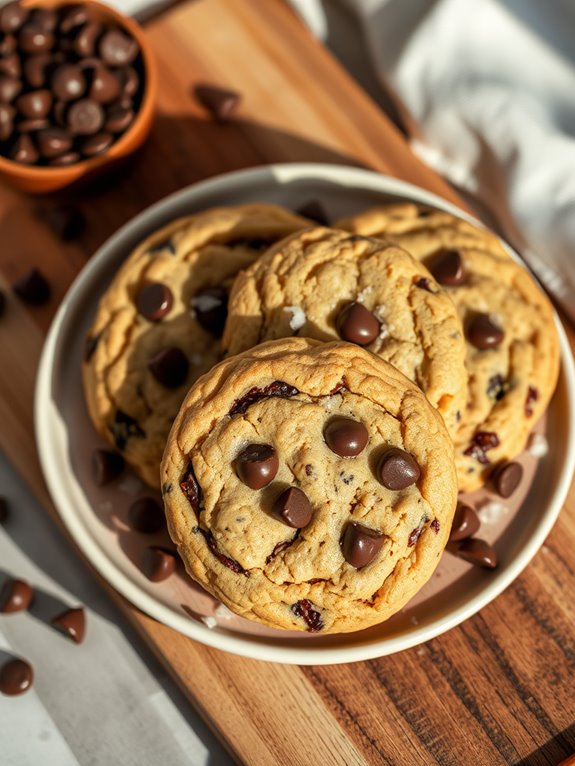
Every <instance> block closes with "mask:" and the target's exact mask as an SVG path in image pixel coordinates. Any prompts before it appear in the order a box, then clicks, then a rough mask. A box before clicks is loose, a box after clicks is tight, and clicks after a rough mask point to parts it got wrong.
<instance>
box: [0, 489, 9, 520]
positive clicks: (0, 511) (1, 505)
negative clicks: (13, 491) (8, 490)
mask: <svg viewBox="0 0 575 766" xmlns="http://www.w3.org/2000/svg"><path fill="white" fill-rule="evenodd" d="M9 515H10V510H9V508H8V501H7V500H6V498H5V497H2V496H1V495H0V524H4V522H5V521H7V519H8V516H9Z"/></svg>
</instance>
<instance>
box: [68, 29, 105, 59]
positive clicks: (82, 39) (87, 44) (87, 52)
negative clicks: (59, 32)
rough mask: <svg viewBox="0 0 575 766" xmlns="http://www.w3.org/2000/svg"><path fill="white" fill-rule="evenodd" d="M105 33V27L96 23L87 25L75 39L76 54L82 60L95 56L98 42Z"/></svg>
mask: <svg viewBox="0 0 575 766" xmlns="http://www.w3.org/2000/svg"><path fill="white" fill-rule="evenodd" d="M102 32H103V27H102V25H101V24H98V23H97V22H95V21H90V22H89V23H88V24H85V25H84V26H83V27H82V28H81V29H80V31H79V32H78V34H77V35H76V37H75V39H74V44H73V48H74V52H75V53H76V54H77V55H78V56H80V58H87V57H88V56H93V55H94V51H95V50H96V42H97V41H98V38H99V37H100V35H101V34H102Z"/></svg>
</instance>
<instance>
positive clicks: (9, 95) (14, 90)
mask: <svg viewBox="0 0 575 766" xmlns="http://www.w3.org/2000/svg"><path fill="white" fill-rule="evenodd" d="M21 90H22V82H21V80H17V79H16V78H15V77H8V76H6V75H4V76H0V101H2V102H3V103H4V104H9V103H10V102H11V101H14V99H15V98H16V96H17V95H18V94H19V93H20V91H21Z"/></svg>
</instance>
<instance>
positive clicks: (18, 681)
mask: <svg viewBox="0 0 575 766" xmlns="http://www.w3.org/2000/svg"><path fill="white" fill-rule="evenodd" d="M33 680H34V671H33V670H32V665H30V663H29V662H26V660H19V659H13V660H8V662H5V663H4V665H2V667H1V668H0V692H1V693H2V694H7V695H8V696H10V697H14V696H16V695H17V694H23V693H24V692H25V691H28V689H29V688H30V687H31V686H32V681H33Z"/></svg>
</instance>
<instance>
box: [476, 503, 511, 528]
mask: <svg viewBox="0 0 575 766" xmlns="http://www.w3.org/2000/svg"><path fill="white" fill-rule="evenodd" d="M508 512H509V508H508V507H507V506H506V505H504V504H503V503H500V502H499V501H497V500H489V501H488V502H487V503H484V504H483V505H482V506H481V507H480V508H479V509H478V510H477V516H478V517H479V521H480V522H481V523H482V524H496V523H497V522H498V521H499V520H500V519H501V517H502V516H505V514H506V513H508Z"/></svg>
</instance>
